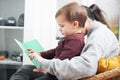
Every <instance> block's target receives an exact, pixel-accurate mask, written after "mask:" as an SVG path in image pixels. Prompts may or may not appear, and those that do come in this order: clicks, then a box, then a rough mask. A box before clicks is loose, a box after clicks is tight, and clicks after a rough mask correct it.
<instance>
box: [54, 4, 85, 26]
mask: <svg viewBox="0 0 120 80" xmlns="http://www.w3.org/2000/svg"><path fill="white" fill-rule="evenodd" d="M59 15H65V17H66V19H67V20H68V21H70V22H73V21H78V22H79V26H80V27H84V26H85V22H86V20H87V11H86V10H85V8H84V7H83V6H82V5H80V4H78V3H77V2H71V3H68V4H66V5H65V6H63V7H62V8H60V9H59V10H58V11H57V13H56V15H55V18H57V17H58V16H59Z"/></svg>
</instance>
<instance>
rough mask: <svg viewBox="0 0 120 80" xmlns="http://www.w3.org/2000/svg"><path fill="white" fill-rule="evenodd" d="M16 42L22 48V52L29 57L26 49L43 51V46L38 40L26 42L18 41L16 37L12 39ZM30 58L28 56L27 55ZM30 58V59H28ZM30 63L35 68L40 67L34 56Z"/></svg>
mask: <svg viewBox="0 0 120 80" xmlns="http://www.w3.org/2000/svg"><path fill="white" fill-rule="evenodd" d="M14 40H15V41H16V43H17V44H18V45H19V47H20V48H21V49H22V50H23V53H25V54H26V55H27V56H28V57H29V54H30V53H29V51H28V49H29V48H30V49H33V50H34V51H36V52H42V51H44V48H43V46H42V45H41V44H40V43H39V42H38V40H37V39H34V40H31V41H27V42H20V41H18V40H17V39H14ZM29 59H30V57H29ZM30 60H31V59H30ZM31 61H32V63H33V64H34V65H35V66H36V68H40V63H39V62H38V61H37V59H36V57H34V59H32V60H31Z"/></svg>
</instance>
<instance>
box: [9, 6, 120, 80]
mask: <svg viewBox="0 0 120 80" xmlns="http://www.w3.org/2000/svg"><path fill="white" fill-rule="evenodd" d="M85 8H86V10H87V13H88V16H89V18H87V21H86V25H85V28H84V29H83V30H82V31H83V32H84V34H85V35H87V40H86V44H85V46H84V48H83V50H82V52H81V55H80V56H77V57H74V58H72V59H71V60H68V59H65V60H59V59H52V60H47V59H44V58H42V57H40V56H38V55H37V54H36V53H35V52H33V51H32V54H33V55H34V56H35V57H36V58H37V60H38V61H39V62H40V64H41V69H39V71H43V70H45V71H47V72H49V73H50V74H52V75H55V76H56V77H57V78H58V80H77V79H82V78H85V77H89V76H92V75H94V74H96V72H97V67H98V61H99V59H100V58H101V57H105V58H110V57H113V56H117V55H118V54H119V51H120V49H119V45H118V40H117V38H116V36H115V35H114V34H113V32H112V31H111V30H110V29H109V28H108V24H107V23H106V21H105V19H104V17H103V15H102V12H101V10H100V9H99V7H98V6H96V5H95V4H93V5H92V6H90V7H89V8H87V7H85ZM30 52H31V51H30ZM22 68H23V69H24V70H25V69H26V72H27V70H28V69H27V68H25V66H23V67H22ZM22 68H21V70H20V71H18V72H17V73H15V74H14V75H13V76H12V78H11V80H15V79H14V78H15V77H16V76H20V75H17V74H23V73H22V70H23V69H22ZM33 68H34V67H31V69H30V68H29V69H30V70H31V71H32V69H33ZM36 70H37V69H34V71H36ZM37 71H38V70H37ZM24 73H25V72H24ZM31 74H32V73H31ZM38 74H39V73H38ZM26 76H27V77H28V76H30V75H26ZM18 80H22V79H18ZM44 80H45V79H44Z"/></svg>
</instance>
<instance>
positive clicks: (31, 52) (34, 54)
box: [28, 49, 40, 60]
mask: <svg viewBox="0 0 120 80" xmlns="http://www.w3.org/2000/svg"><path fill="white" fill-rule="evenodd" d="M28 52H29V53H30V54H29V57H30V59H31V60H32V59H34V57H35V56H40V55H38V54H39V53H37V52H35V51H34V50H33V49H28Z"/></svg>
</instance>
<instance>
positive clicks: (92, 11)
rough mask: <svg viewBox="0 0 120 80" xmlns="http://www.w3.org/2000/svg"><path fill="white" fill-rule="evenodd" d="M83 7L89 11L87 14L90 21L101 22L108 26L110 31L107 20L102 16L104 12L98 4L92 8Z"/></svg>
mask: <svg viewBox="0 0 120 80" xmlns="http://www.w3.org/2000/svg"><path fill="white" fill-rule="evenodd" d="M83 7H84V8H85V9H86V10H87V14H88V16H89V18H90V19H92V20H97V21H100V22H101V23H103V24H105V25H107V27H108V28H109V29H110V27H109V25H108V23H107V21H106V20H105V18H104V16H103V14H102V10H101V9H100V8H99V7H98V6H97V5H96V4H93V5H91V6H90V7H87V6H83Z"/></svg>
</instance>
